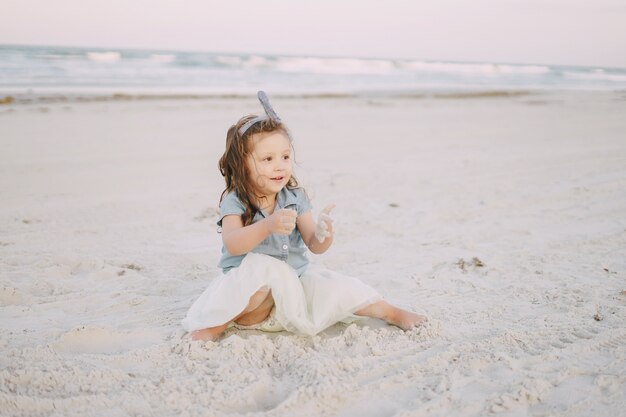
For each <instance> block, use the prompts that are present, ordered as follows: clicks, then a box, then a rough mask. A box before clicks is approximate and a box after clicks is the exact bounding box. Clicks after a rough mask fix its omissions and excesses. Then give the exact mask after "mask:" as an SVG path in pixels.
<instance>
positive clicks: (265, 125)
mask: <svg viewBox="0 0 626 417" xmlns="http://www.w3.org/2000/svg"><path fill="white" fill-rule="evenodd" d="M254 117H255V116H254V115H249V116H244V117H242V118H241V119H239V121H238V122H237V123H236V124H234V125H232V126H231V127H230V128H229V129H228V133H227V134H226V149H225V150H224V155H222V157H221V158H220V160H219V163H218V166H219V170H220V173H221V174H222V176H223V177H224V181H226V189H225V190H224V191H223V192H222V195H221V196H220V203H221V202H222V199H223V198H224V196H225V195H226V194H227V193H229V192H231V191H232V192H235V193H236V194H237V197H238V198H239V200H240V201H241V202H242V204H243V206H244V209H245V212H244V213H243V215H242V216H241V219H242V221H243V224H244V226H247V225H249V224H250V223H252V219H253V218H254V215H255V214H256V213H258V212H259V211H260V209H259V207H258V206H257V205H256V201H259V200H260V199H261V196H259V195H258V194H257V193H256V190H255V186H254V181H253V179H252V173H251V172H249V171H250V170H249V169H248V165H247V164H246V159H247V158H248V156H249V155H250V153H252V137H253V136H254V135H256V134H258V133H272V132H282V133H284V134H285V135H286V136H287V137H290V136H289V134H288V133H287V128H286V127H285V125H284V124H283V123H282V122H277V121H275V120H272V119H267V120H263V121H259V122H257V123H255V124H253V125H252V126H251V127H250V128H249V129H248V130H246V131H245V132H244V134H243V135H240V134H239V129H240V128H241V126H243V125H244V124H245V123H246V122H247V121H248V120H251V119H252V118H254ZM290 142H291V139H290ZM292 150H293V146H292ZM287 187H289V188H297V187H298V180H297V179H296V177H295V176H294V175H293V174H292V175H291V178H290V179H289V182H288V183H287Z"/></svg>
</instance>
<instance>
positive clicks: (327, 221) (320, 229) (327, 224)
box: [315, 204, 335, 243]
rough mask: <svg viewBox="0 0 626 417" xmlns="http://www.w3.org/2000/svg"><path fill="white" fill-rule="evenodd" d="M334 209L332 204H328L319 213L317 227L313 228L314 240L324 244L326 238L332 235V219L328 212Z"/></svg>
mask: <svg viewBox="0 0 626 417" xmlns="http://www.w3.org/2000/svg"><path fill="white" fill-rule="evenodd" d="M334 208H335V205H334V204H330V205H328V206H326V207H325V208H324V210H322V211H321V213H320V215H319V216H318V218H317V227H316V228H315V238H316V239H317V240H318V241H319V242H320V243H324V241H325V240H326V238H327V237H330V236H332V235H333V218H332V217H330V212H331V210H332V209H334Z"/></svg>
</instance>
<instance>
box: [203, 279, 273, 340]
mask: <svg viewBox="0 0 626 417" xmlns="http://www.w3.org/2000/svg"><path fill="white" fill-rule="evenodd" d="M273 306H274V299H273V298H272V292H271V290H266V289H262V290H259V291H257V292H255V293H254V294H253V295H252V297H250V302H249V303H248V305H247V306H246V308H245V309H244V310H243V311H242V312H241V313H240V314H239V315H238V316H237V317H235V318H234V319H232V320H231V321H235V322H237V324H241V325H243V326H251V325H253V324H257V323H261V322H262V321H263V320H265V319H266V318H267V316H269V314H270V311H272V307H273ZM231 321H229V322H227V323H224V324H222V325H220V326H215V327H209V328H208V329H201V330H196V331H194V332H191V339H192V340H212V341H215V340H217V339H219V337H220V336H221V335H222V333H224V331H225V330H226V328H227V327H228V324H229V323H230V322H231Z"/></svg>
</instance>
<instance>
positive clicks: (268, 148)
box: [246, 131, 292, 197]
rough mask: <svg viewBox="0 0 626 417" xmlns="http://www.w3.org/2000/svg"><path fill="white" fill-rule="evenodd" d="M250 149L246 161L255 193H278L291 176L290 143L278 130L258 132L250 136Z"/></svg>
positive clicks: (264, 194) (266, 195)
mask: <svg viewBox="0 0 626 417" xmlns="http://www.w3.org/2000/svg"><path fill="white" fill-rule="evenodd" d="M250 146H252V151H251V152H250V154H249V155H248V159H247V160H246V163H247V164H248V170H249V172H250V175H251V176H252V182H253V184H254V185H255V191H256V192H257V194H259V195H260V196H263V197H268V196H271V195H275V194H276V193H278V192H279V191H280V190H281V189H282V188H283V187H284V186H285V185H287V183H288V182H289V179H290V178H291V171H292V166H291V143H290V142H289V138H288V137H287V136H286V135H285V134H284V133H283V132H280V131H276V132H270V133H258V134H256V135H253V136H252V137H251V138H250Z"/></svg>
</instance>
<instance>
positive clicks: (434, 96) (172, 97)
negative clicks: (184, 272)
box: [0, 89, 626, 109]
mask: <svg viewBox="0 0 626 417" xmlns="http://www.w3.org/2000/svg"><path fill="white" fill-rule="evenodd" d="M572 95H588V96H600V95H602V96H607V95H615V96H617V97H619V98H622V99H626V89H624V90H548V89H519V90H518V89H482V90H480V89H476V90H473V89H467V90H461V89H450V90H416V91H407V92H399V91H388V92H385V91H377V92H354V93H339V92H337V93H302V94H298V93H293V94H285V93H277V94H271V97H272V98H273V99H278V100H319V99H322V100H323V99H333V100H335V99H340V100H351V99H388V100H475V99H498V98H523V97H539V96H542V97H550V96H552V97H555V96H572ZM215 100H228V101H247V100H256V94H237V93H229V94H221V93H215V94H191V93H164V94H162V93H136V94H135V93H6V92H5V93H2V92H1V90H0V109H2V108H10V107H12V106H21V105H29V104H57V103H61V104H63V103H70V104H75V103H98V102H130V101H137V102H146V101H215Z"/></svg>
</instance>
